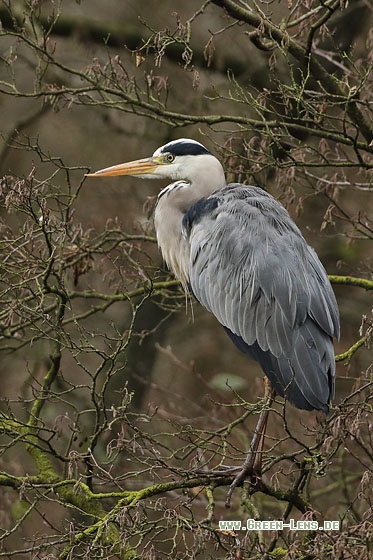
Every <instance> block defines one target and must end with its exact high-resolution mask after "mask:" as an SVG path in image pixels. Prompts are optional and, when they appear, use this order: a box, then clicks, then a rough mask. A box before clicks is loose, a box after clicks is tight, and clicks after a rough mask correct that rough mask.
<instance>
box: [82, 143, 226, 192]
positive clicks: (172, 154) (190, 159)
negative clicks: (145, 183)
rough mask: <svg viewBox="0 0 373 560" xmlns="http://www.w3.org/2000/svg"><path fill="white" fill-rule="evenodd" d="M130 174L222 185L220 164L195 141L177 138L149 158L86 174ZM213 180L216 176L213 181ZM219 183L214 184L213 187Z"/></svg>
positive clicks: (111, 175) (222, 178) (104, 175)
mask: <svg viewBox="0 0 373 560" xmlns="http://www.w3.org/2000/svg"><path fill="white" fill-rule="evenodd" d="M118 175H130V176H133V177H140V178H142V179H162V178H170V179H172V180H175V181H176V180H185V181H190V182H192V183H193V182H201V181H203V180H204V178H206V180H207V179H210V181H215V183H216V182H218V183H224V171H223V168H222V166H221V163H220V162H219V161H218V160H217V159H216V158H215V157H214V156H213V155H212V154H211V153H210V152H209V151H208V150H207V148H205V147H204V146H203V145H202V144H200V143H199V142H196V141H195V140H191V139H189V138H180V139H179V140H174V141H172V142H169V143H168V144H165V145H164V146H161V147H160V148H158V149H157V150H156V151H155V152H154V154H153V155H152V156H151V157H148V158H144V159H138V160H136V161H130V162H128V163H120V164H119V165H113V166H112V167H106V168H105V169H100V170H99V171H96V172H95V173H89V174H88V175H87V176H88V177H114V176H118ZM216 177H219V179H220V180H219V181H217V179H216ZM220 186H221V184H217V185H216V188H218V187H220Z"/></svg>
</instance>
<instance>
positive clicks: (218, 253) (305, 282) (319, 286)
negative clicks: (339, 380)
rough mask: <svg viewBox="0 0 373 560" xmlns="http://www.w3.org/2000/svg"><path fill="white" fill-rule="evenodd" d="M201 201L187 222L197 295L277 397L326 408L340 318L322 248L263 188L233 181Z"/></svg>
mask: <svg viewBox="0 0 373 560" xmlns="http://www.w3.org/2000/svg"><path fill="white" fill-rule="evenodd" d="M212 200H213V203H212ZM198 204H199V206H198V208H197V209H196V208H193V207H192V209H191V210H189V212H188V213H187V214H186V216H185V218H184V221H183V224H184V228H185V232H186V235H188V236H189V244H190V270H189V281H190V286H191V289H192V291H193V293H194V295H195V296H196V298H197V299H198V300H199V301H200V303H202V305H204V306H205V307H206V308H207V309H208V310H209V311H211V312H212V313H213V314H214V315H215V316H216V318H217V319H218V320H219V321H220V323H221V324H222V325H223V326H224V327H226V329H227V331H228V334H230V336H231V338H232V339H233V341H234V342H235V343H236V345H237V346H238V347H239V348H240V349H241V350H243V351H244V352H246V353H248V354H250V355H251V356H252V357H253V358H255V359H256V360H258V361H259V363H260V364H261V366H262V368H263V370H264V372H265V373H266V375H267V376H268V377H269V379H270V381H271V382H272V384H273V385H274V387H275V389H276V390H277V392H278V393H279V394H281V395H286V397H287V398H288V399H289V400H290V401H291V402H293V404H295V405H296V406H298V407H299V408H305V409H318V410H325V411H326V410H327V409H328V402H329V401H330V398H331V396H332V394H333V391H334V369H335V364H334V352H333V345H332V341H331V337H332V336H337V337H338V336H339V317H338V309H337V304H336V301H335V297H334V293H333V290H332V288H331V286H330V283H329V280H328V278H327V275H326V272H325V270H324V268H323V266H322V265H321V263H320V261H319V259H318V257H317V255H316V253H315V252H314V251H313V249H311V248H310V247H309V246H308V245H307V243H306V241H305V240H304V238H303V236H302V235H301V233H300V231H299V229H298V228H297V227H296V225H295V224H294V222H293V221H292V220H291V218H290V216H289V214H288V213H287V211H286V210H285V209H284V208H283V206H282V205H281V204H280V203H279V202H278V201H276V200H275V199H274V198H273V197H271V196H270V195H269V194H268V193H266V192H265V191H263V190H262V189H259V188H258V187H246V186H243V185H239V184H233V185H228V186H227V187H225V188H224V189H221V190H220V191H218V192H217V193H215V194H214V195H212V196H211V197H209V198H208V199H206V204H204V202H203V201H200V202H199V203H198Z"/></svg>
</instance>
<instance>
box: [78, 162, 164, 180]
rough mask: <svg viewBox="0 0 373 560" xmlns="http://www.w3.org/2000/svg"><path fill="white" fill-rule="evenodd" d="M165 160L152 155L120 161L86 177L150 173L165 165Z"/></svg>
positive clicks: (87, 174)
mask: <svg viewBox="0 0 373 560" xmlns="http://www.w3.org/2000/svg"><path fill="white" fill-rule="evenodd" d="M164 164H165V161H164V160H163V159H162V158H160V157H150V158H145V159H137V160H136V161H129V162H128V163H120V164H119V165H113V166H111V167H105V169H100V170H99V171H96V172H95V173H86V177H115V176H117V175H149V174H152V173H154V171H155V170H156V169H157V167H159V166H160V165H164Z"/></svg>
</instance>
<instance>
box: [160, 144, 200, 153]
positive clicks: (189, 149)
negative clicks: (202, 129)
mask: <svg viewBox="0 0 373 560" xmlns="http://www.w3.org/2000/svg"><path fill="white" fill-rule="evenodd" d="M161 153H169V154H172V155H174V156H198V155H202V154H209V153H210V152H209V151H208V150H207V149H206V148H205V147H204V146H202V144H198V143H197V142H170V144H166V145H165V146H163V149H162V152H161Z"/></svg>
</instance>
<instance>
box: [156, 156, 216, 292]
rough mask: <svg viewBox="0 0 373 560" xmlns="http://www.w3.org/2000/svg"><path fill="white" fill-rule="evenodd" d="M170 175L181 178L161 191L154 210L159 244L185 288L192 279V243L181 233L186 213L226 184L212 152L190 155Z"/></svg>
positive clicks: (164, 256)
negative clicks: (190, 253) (184, 163)
mask: <svg viewBox="0 0 373 560" xmlns="http://www.w3.org/2000/svg"><path fill="white" fill-rule="evenodd" d="M185 159H186V157H185V156H184V161H185ZM185 169H187V172H185ZM170 175H171V177H172V179H178V181H176V182H175V183H172V184H171V185H169V186H168V187H166V188H165V189H163V190H162V191H161V192H160V194H159V197H158V201H157V205H156V207H155V212H154V225H155V229H156V232H157V240H158V246H159V247H160V249H161V252H162V256H163V258H164V260H165V261H166V264H167V265H168V267H169V268H170V269H171V270H172V272H173V273H174V274H175V276H176V277H177V278H178V279H179V280H180V282H181V283H182V285H183V286H184V288H186V287H187V285H188V279H189V245H188V241H187V239H185V237H184V236H183V232H182V220H183V217H184V214H185V213H186V212H187V211H188V210H189V208H191V207H192V206H193V204H195V203H196V202H197V201H198V200H200V199H201V198H205V197H207V196H210V195H211V194H212V193H213V192H215V191H216V190H218V189H221V188H222V187H223V186H224V185H225V184H226V183H225V176H224V170H223V167H222V165H221V163H220V162H219V161H218V160H217V159H216V158H215V157H214V156H212V155H210V154H203V155H198V156H188V162H187V165H185V166H182V167H180V168H176V169H175V170H174V171H173V173H172V174H171V173H170Z"/></svg>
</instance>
